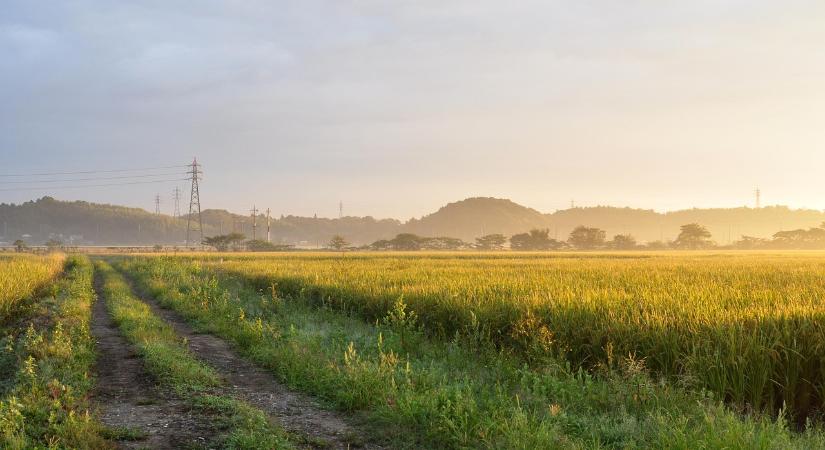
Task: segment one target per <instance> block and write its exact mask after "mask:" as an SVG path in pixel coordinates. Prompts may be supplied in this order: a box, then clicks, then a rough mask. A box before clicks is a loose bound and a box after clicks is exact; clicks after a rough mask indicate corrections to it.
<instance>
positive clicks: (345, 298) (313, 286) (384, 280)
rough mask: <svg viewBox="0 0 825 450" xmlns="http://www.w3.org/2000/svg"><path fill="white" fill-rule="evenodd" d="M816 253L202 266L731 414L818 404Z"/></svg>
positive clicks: (259, 261)
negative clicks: (649, 382)
mask: <svg viewBox="0 0 825 450" xmlns="http://www.w3.org/2000/svg"><path fill="white" fill-rule="evenodd" d="M823 256H825V255H823V254H821V253H774V254H747V253H746V254H742V253H727V254H724V253H704V254H703V253H683V254H679V253H667V254H644V253H641V254H640V253H613V254H575V253H574V254H551V255H548V254H525V255H521V254H513V253H498V254H466V253H465V254H439V255H425V256H424V257H422V256H421V254H419V255H395V254H375V255H362V254H356V255H351V256H347V257H340V256H337V255H329V254H326V255H318V254H314V255H304V256H302V255H287V256H267V257H263V258H261V257H243V256H242V257H237V256H227V255H223V256H219V257H206V258H202V261H204V264H206V265H209V266H211V267H213V268H215V269H216V270H220V271H224V272H230V273H233V274H235V275H237V276H240V277H243V278H245V279H247V280H249V281H250V282H251V283H253V284H254V285H255V286H256V287H257V288H258V289H259V290H262V291H264V292H270V291H273V290H274V291H275V292H276V293H277V295H279V296H281V297H284V298H300V299H302V300H304V301H307V302H310V303H312V304H314V305H316V306H318V307H320V306H323V307H328V308H334V309H337V310H341V311H344V312H348V313H354V314H357V315H359V316H361V317H363V318H365V319H366V320H368V321H371V322H372V321H375V320H381V319H382V318H383V317H385V316H386V315H387V314H388V312H389V311H391V310H392V309H393V308H394V307H395V304H396V303H397V302H398V301H399V299H401V300H403V302H404V303H405V304H406V305H407V308H408V309H409V311H410V312H413V313H415V314H416V316H417V317H418V319H419V323H420V324H421V325H422V327H423V329H424V331H425V332H426V333H428V334H429V335H431V336H435V337H437V338H440V339H450V338H452V337H453V336H454V335H456V334H459V335H477V334H479V333H482V334H484V335H485V336H486V339H487V340H489V341H490V342H492V343H494V344H495V345H496V346H497V347H498V348H500V349H503V350H505V351H513V352H517V353H519V354H520V355H522V357H524V358H525V359H526V360H527V361H528V362H530V361H532V360H541V358H542V357H544V356H547V355H551V356H556V357H559V358H561V359H563V360H566V361H569V362H570V363H571V364H572V365H573V366H574V367H583V368H585V369H587V370H598V369H599V368H600V367H605V366H610V365H611V364H613V362H614V361H615V360H616V358H617V357H626V356H628V355H633V357H635V358H637V359H641V360H644V362H645V366H646V367H647V369H648V370H650V371H651V372H652V373H653V374H655V375H656V376H664V377H667V378H669V379H670V380H681V381H685V380H692V382H693V383H694V384H695V385H696V386H697V387H701V388H706V389H708V390H710V391H712V392H714V393H715V394H716V395H717V396H718V397H719V398H722V399H724V400H725V401H726V402H728V403H730V404H733V405H736V406H737V407H739V408H743V409H745V408H746V409H755V410H760V411H766V412H768V413H771V414H778V413H779V411H780V410H783V409H784V412H785V413H786V414H788V415H792V416H793V417H794V419H795V420H796V421H797V422H798V423H800V424H801V423H803V422H804V420H805V419H807V418H809V417H812V418H815V417H816V416H817V415H818V414H819V413H820V412H821V411H822V409H823V405H825V394H823V393H825V303H823V302H822V298H823V296H825V276H823V275H825V258H823Z"/></svg>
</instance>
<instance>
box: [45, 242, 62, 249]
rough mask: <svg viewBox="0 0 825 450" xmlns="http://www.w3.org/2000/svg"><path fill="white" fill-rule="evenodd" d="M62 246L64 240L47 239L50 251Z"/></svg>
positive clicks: (47, 246)
mask: <svg viewBox="0 0 825 450" xmlns="http://www.w3.org/2000/svg"><path fill="white" fill-rule="evenodd" d="M60 247H63V242H61V241H60V240H57V239H49V240H48V241H46V248H48V249H49V251H55V250H57V249H59V248H60Z"/></svg>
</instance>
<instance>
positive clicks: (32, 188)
mask: <svg viewBox="0 0 825 450" xmlns="http://www.w3.org/2000/svg"><path fill="white" fill-rule="evenodd" d="M187 180H188V178H176V179H173V180H149V181H132V182H126V183H103V184H84V185H73V186H27V187H20V188H0V191H3V192H8V191H47V190H50V189H81V188H89V187H105V186H129V185H133V184H152V183H170V182H173V181H187Z"/></svg>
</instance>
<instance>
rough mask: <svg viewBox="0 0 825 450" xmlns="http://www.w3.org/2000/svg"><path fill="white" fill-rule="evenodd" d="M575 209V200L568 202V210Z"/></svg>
mask: <svg viewBox="0 0 825 450" xmlns="http://www.w3.org/2000/svg"><path fill="white" fill-rule="evenodd" d="M575 207H576V201H575V200H570V209H573V208H575Z"/></svg>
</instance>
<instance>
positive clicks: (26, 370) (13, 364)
mask: <svg viewBox="0 0 825 450" xmlns="http://www.w3.org/2000/svg"><path fill="white" fill-rule="evenodd" d="M49 290H50V291H51V293H52V295H50V296H46V297H43V298H41V299H39V301H37V302H36V303H34V308H33V310H32V311H31V315H30V316H29V320H27V321H28V322H29V325H28V327H25V326H24V327H22V328H20V327H17V328H14V329H9V330H6V332H7V333H8V334H6V336H5V337H4V338H3V339H2V340H0V346H2V352H3V354H2V355H3V356H2V361H0V365H3V367H4V369H5V370H3V373H4V374H5V375H6V379H5V380H4V381H5V382H4V384H3V393H2V394H3V395H2V397H0V448H4V449H24V448H25V449H30V448H78V449H98V448H110V445H109V444H108V443H107V441H106V440H105V439H104V438H103V437H102V435H101V433H102V428H101V426H100V424H99V423H98V422H97V421H96V420H95V419H94V417H93V415H92V414H91V412H90V405H89V401H88V393H89V390H90V389H91V388H92V386H93V381H94V380H93V378H92V377H90V369H91V367H92V365H93V364H94V361H95V353H94V339H93V338H92V336H91V334H90V331H89V321H90V319H91V306H92V303H93V302H94V300H95V294H94V290H93V289H92V265H91V263H90V262H89V260H88V259H87V258H86V257H83V256H72V257H70V258H68V259H67V261H66V263H65V276H63V277H61V278H58V279H57V280H56V281H54V282H53V285H52V288H51V289H49Z"/></svg>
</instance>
